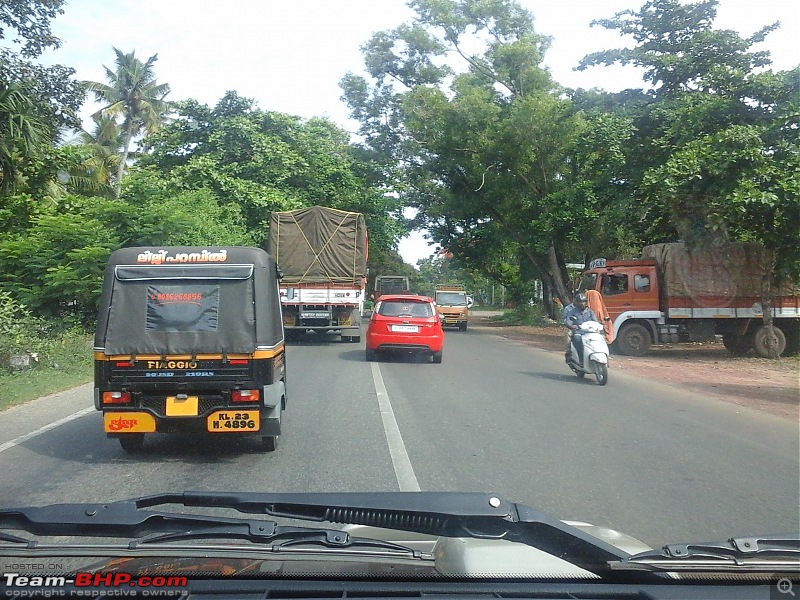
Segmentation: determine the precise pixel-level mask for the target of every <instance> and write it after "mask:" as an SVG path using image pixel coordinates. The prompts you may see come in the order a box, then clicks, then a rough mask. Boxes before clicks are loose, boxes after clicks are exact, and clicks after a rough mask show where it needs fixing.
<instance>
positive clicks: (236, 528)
mask: <svg viewBox="0 0 800 600" xmlns="http://www.w3.org/2000/svg"><path fill="white" fill-rule="evenodd" d="M0 527H2V528H4V529H19V530H22V531H26V532H28V533H33V534H35V535H41V536H55V535H60V536H82V537H89V536H99V537H115V538H126V539H127V538H136V539H135V540H133V541H129V542H128V548H129V549H131V550H133V549H136V548H138V547H141V546H142V545H145V544H154V543H163V542H175V541H181V540H200V539H236V540H246V541H249V542H253V543H257V544H266V545H268V548H269V549H270V550H272V551H279V550H281V549H283V548H288V547H290V546H297V545H307V544H313V545H318V546H324V547H327V548H352V547H359V548H362V547H367V548H372V549H381V550H390V551H393V552H401V553H405V554H408V555H410V556H412V557H414V558H420V557H421V556H422V553H420V552H419V551H417V550H414V549H411V548H407V547H405V546H401V545H399V544H395V543H392V542H384V541H382V540H373V539H369V538H361V537H355V536H351V535H349V534H348V533H347V532H346V531H342V530H339V529H322V528H312V527H293V526H286V525H279V524H278V523H276V522H275V521H269V520H255V519H235V518H234V519H232V518H226V517H215V516H205V515H191V514H178V513H169V512H155V511H147V510H141V509H140V508H139V507H138V506H137V500H133V501H121V502H112V503H108V504H54V505H51V506H44V507H40V508H37V507H30V508H23V509H3V510H0ZM0 540H2V541H6V542H12V543H16V544H22V545H26V546H29V547H35V546H36V545H37V542H36V541H35V540H29V539H25V538H22V537H19V536H15V535H11V534H8V533H3V532H0Z"/></svg>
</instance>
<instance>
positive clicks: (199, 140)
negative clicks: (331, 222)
mask: <svg viewBox="0 0 800 600" xmlns="http://www.w3.org/2000/svg"><path fill="white" fill-rule="evenodd" d="M176 112H177V115H176V118H175V119H174V120H173V122H171V123H170V124H168V125H167V126H166V127H164V128H163V129H162V130H161V131H159V132H158V133H157V134H155V135H152V136H149V137H148V138H147V140H146V142H147V144H146V149H147V150H148V153H147V155H146V156H144V157H143V158H142V159H141V160H140V161H139V163H138V164H137V169H136V170H135V172H133V173H132V175H131V181H130V186H129V187H128V190H129V191H128V192H127V195H128V196H131V197H132V196H133V195H134V194H137V195H142V194H146V195H150V196H152V195H169V194H174V193H176V192H180V191H186V190H198V189H205V190H209V191H211V192H212V193H213V194H214V195H215V196H216V197H217V198H218V199H219V202H220V204H221V205H230V204H233V205H236V206H237V207H238V208H239V209H240V210H241V212H242V215H243V216H244V218H245V220H246V223H247V227H248V229H249V230H250V231H252V232H253V233H254V238H255V240H257V242H259V243H263V242H265V240H266V236H267V231H268V222H269V215H270V213H271V212H272V211H281V210H293V209H296V208H302V207H306V206H311V205H314V204H321V205H325V206H330V207H333V208H339V209H343V210H351V211H356V212H362V213H364V214H365V216H366V219H367V226H368V229H369V232H370V245H371V246H372V247H374V248H384V249H387V250H388V249H391V248H394V247H395V246H396V244H397V240H398V238H399V237H400V235H401V234H402V231H403V229H402V222H401V220H400V218H399V215H398V210H399V207H398V203H397V201H396V200H395V199H394V198H392V197H389V196H387V195H386V194H384V191H383V190H382V189H380V188H379V187H378V185H377V184H376V183H375V181H376V176H375V173H374V172H373V169H372V166H371V165H370V164H369V163H368V162H367V161H365V160H363V158H362V157H361V156H360V155H359V154H358V153H357V152H355V151H354V148H353V147H352V146H351V144H350V141H349V135H348V134H347V132H345V131H343V130H342V129H340V128H339V127H337V126H336V125H335V124H333V123H332V122H330V121H328V120H327V119H322V118H313V119H309V120H307V121H304V120H302V119H300V118H299V117H295V116H291V115H287V114H283V113H277V112H270V111H264V110H261V109H259V108H258V107H257V106H256V105H255V103H254V102H253V101H252V100H249V99H246V98H242V97H240V96H238V95H237V94H236V93H234V92H229V93H227V94H226V95H225V96H224V97H223V98H222V99H221V100H220V102H219V103H218V104H217V105H216V106H214V107H209V106H205V105H202V104H199V103H198V102H196V101H193V100H190V101H186V102H181V103H178V104H177V105H176ZM145 190H146V191H145Z"/></svg>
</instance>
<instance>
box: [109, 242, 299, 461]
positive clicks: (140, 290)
mask: <svg viewBox="0 0 800 600" xmlns="http://www.w3.org/2000/svg"><path fill="white" fill-rule="evenodd" d="M94 363H95V367H94V401H95V408H96V409H97V410H99V411H102V413H103V427H104V429H105V431H106V433H107V434H108V436H109V437H116V438H118V439H119V442H120V444H121V445H122V448H123V449H124V450H126V451H128V452H135V451H138V450H141V449H142V446H143V444H144V437H145V434H148V433H155V432H165V433H168V432H177V431H188V432H209V433H212V434H233V435H242V434H250V435H257V436H260V437H261V438H262V442H263V448H264V449H265V450H275V448H276V447H277V443H278V436H279V435H280V433H281V415H282V412H283V410H284V408H285V406H286V359H285V352H284V340H283V326H282V323H281V305H280V298H279V297H278V272H277V267H276V265H275V261H274V260H273V259H272V257H271V256H270V255H269V254H267V253H266V252H264V251H263V250H261V249H259V248H237V247H227V248H226V247H223V248H219V247H214V248H205V247H166V248H125V249H122V250H117V251H116V252H114V253H113V254H112V255H111V257H110V258H109V261H108V265H107V267H106V272H105V280H104V282H103V291H102V294H101V296H100V312H99V316H98V322H97V331H96V333H95V340H94Z"/></svg>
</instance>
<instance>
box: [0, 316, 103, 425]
mask: <svg viewBox="0 0 800 600" xmlns="http://www.w3.org/2000/svg"><path fill="white" fill-rule="evenodd" d="M36 349H37V350H38V351H39V361H38V362H36V361H32V362H31V365H32V367H31V368H30V369H28V370H25V371H18V372H14V373H9V372H8V371H0V411H2V410H5V409H6V408H8V407H10V406H14V405H16V404H23V403H25V402H28V401H30V400H34V399H35V398H41V397H42V396H47V395H49V394H53V393H55V392H61V391H64V390H68V389H70V388H73V387H75V386H78V385H81V384H83V383H86V382H88V381H91V380H92V377H93V366H92V346H91V338H90V337H89V336H88V335H86V334H83V333H79V332H76V331H74V330H72V331H68V332H65V333H63V334H61V335H60V336H58V337H55V338H53V339H51V340H48V341H47V342H46V343H45V344H43V345H38V346H37V348H36Z"/></svg>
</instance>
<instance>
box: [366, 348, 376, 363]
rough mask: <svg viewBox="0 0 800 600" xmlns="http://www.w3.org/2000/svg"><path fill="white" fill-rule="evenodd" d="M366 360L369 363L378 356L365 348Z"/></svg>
mask: <svg viewBox="0 0 800 600" xmlns="http://www.w3.org/2000/svg"><path fill="white" fill-rule="evenodd" d="M367 360H368V361H370V362H372V361H374V360H378V354H377V353H376V352H375V350H370V349H369V348H367Z"/></svg>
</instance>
